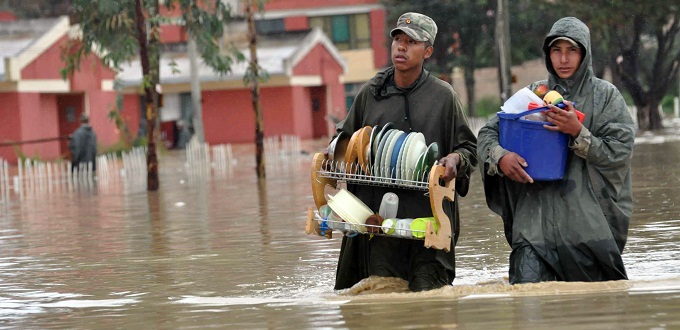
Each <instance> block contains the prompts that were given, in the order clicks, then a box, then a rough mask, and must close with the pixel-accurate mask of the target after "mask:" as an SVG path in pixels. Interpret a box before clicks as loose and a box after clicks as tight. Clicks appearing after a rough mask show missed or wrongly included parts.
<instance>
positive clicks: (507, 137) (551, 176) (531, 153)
mask: <svg viewBox="0 0 680 330" xmlns="http://www.w3.org/2000/svg"><path fill="white" fill-rule="evenodd" d="M546 110H549V108H548V107H541V108H536V109H533V110H529V111H525V112H521V113H506V112H503V111H500V112H498V113H497V115H498V119H499V126H500V143H501V147H503V148H505V149H507V150H510V151H513V152H516V153H517V154H518V155H520V156H522V157H523V158H524V159H525V160H526V161H527V164H528V165H529V166H527V167H526V168H525V169H524V170H525V171H526V172H527V174H529V175H530V176H531V177H532V178H533V179H534V180H535V181H552V180H560V179H562V178H564V171H565V169H566V166H567V157H568V156H569V146H568V144H569V136H568V135H566V134H564V133H562V132H553V131H550V130H547V129H545V128H544V127H543V125H550V123H548V122H544V121H531V120H524V119H521V117H524V116H526V115H530V114H532V113H537V112H540V111H546Z"/></svg>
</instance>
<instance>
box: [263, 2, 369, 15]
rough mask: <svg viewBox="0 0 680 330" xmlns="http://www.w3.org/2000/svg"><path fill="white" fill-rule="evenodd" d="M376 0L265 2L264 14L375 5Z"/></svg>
mask: <svg viewBox="0 0 680 330" xmlns="http://www.w3.org/2000/svg"><path fill="white" fill-rule="evenodd" d="M376 3H379V1H378V0H315V1H309V0H270V1H268V2H265V4H264V9H265V12H267V11H268V10H285V9H305V8H319V7H331V6H333V7H336V6H337V7H340V6H353V5H363V4H376Z"/></svg>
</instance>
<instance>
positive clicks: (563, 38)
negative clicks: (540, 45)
mask: <svg viewBox="0 0 680 330" xmlns="http://www.w3.org/2000/svg"><path fill="white" fill-rule="evenodd" d="M558 40H565V41H569V43H570V44H571V45H572V46H574V47H576V48H581V46H579V45H578V43H577V42H576V41H574V39H572V38H569V37H557V38H555V39H553V40H552V41H550V43H549V44H548V47H550V46H552V45H553V44H554V43H555V42H557V41H558Z"/></svg>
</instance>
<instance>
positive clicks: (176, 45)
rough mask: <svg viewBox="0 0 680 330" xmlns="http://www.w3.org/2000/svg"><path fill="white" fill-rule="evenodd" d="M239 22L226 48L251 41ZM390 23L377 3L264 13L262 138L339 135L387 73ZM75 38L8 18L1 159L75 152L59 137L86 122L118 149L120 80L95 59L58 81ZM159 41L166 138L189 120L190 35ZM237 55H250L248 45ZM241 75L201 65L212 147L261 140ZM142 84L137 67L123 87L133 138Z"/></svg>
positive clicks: (291, 1) (1, 51)
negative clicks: (356, 105)
mask: <svg viewBox="0 0 680 330" xmlns="http://www.w3.org/2000/svg"><path fill="white" fill-rule="evenodd" d="M230 1H231V0H230ZM233 2H234V3H238V1H233ZM167 14H168V15H171V16H172V13H167ZM234 15H235V16H236V17H237V19H236V20H235V22H234V23H233V24H231V25H230V26H229V31H231V32H230V34H229V37H230V38H232V39H230V40H225V41H238V39H239V38H241V37H243V35H244V33H245V30H246V29H245V22H244V21H243V19H242V18H238V17H240V15H242V12H239V11H235V12H234ZM385 17H386V14H385V10H384V8H383V7H382V5H380V4H379V1H378V0H319V1H300V0H270V1H269V2H267V3H266V6H265V11H264V14H258V15H257V16H256V18H257V21H256V28H257V31H258V61H259V63H260V65H261V66H262V67H263V68H264V70H265V71H267V73H268V74H269V76H270V78H269V80H268V81H267V82H264V83H262V84H261V85H260V86H261V105H262V110H263V120H264V125H265V127H264V129H265V135H266V136H276V135H296V136H299V137H301V138H320V137H324V136H328V135H330V134H332V133H333V129H334V126H333V123H334V121H337V120H339V119H341V118H343V117H344V116H345V114H346V111H347V109H348V107H349V105H350V104H351V101H352V100H353V97H354V95H356V93H357V91H358V89H359V88H360V87H361V85H362V84H363V83H364V82H365V81H367V80H368V79H370V78H371V77H372V76H373V75H374V74H375V73H376V71H377V70H379V69H381V68H383V67H385V66H386V65H387V64H388V54H387V47H386V38H385V33H386V30H385ZM74 35H77V31H75V30H74V28H73V27H72V26H71V25H70V22H69V20H68V18H66V17H62V18H56V19H41V20H20V21H17V20H15V18H14V16H13V15H5V16H0V57H2V61H1V62H0V119H1V120H0V157H2V158H4V159H7V160H10V161H11V162H16V160H17V158H18V156H20V155H25V156H28V157H39V158H40V159H44V160H52V159H57V158H60V157H64V156H65V155H66V154H67V152H68V148H67V144H66V140H65V139H63V137H65V136H67V135H68V134H71V133H72V132H73V131H74V130H75V129H76V128H77V127H78V125H79V123H78V120H77V119H78V117H79V115H80V114H81V113H87V114H89V115H90V118H91V119H90V120H91V124H92V126H93V128H94V130H95V132H96V133H97V136H98V142H99V144H100V146H104V147H105V146H109V145H112V144H114V143H116V142H117V141H118V140H119V139H120V132H118V131H117V129H116V128H115V125H114V123H113V122H112V121H111V120H110V119H108V113H109V111H110V110H111V109H112V107H113V106H114V102H115V92H114V90H113V80H114V78H116V77H115V75H114V72H112V71H111V70H109V69H107V68H105V67H103V66H102V64H101V62H100V61H99V60H98V59H97V58H96V57H94V56H92V57H90V58H87V59H85V60H84V61H83V63H81V70H80V71H79V72H77V73H76V74H75V75H74V76H73V77H69V79H67V80H63V79H62V78H61V75H60V70H61V69H62V68H63V67H64V63H63V62H62V60H61V49H62V47H63V46H64V45H65V44H66V42H67V41H68V40H69V38H70V36H74ZM162 39H163V42H164V43H165V44H166V46H168V49H169V50H167V51H166V52H165V53H164V54H163V56H162V59H161V88H162V91H163V97H164V105H163V107H162V109H161V110H160V119H161V121H162V122H161V129H162V130H163V135H162V136H164V137H165V139H166V140H169V139H171V137H168V134H171V133H172V130H171V129H170V127H172V126H173V124H174V123H176V122H178V121H180V120H182V121H185V122H186V121H189V120H190V118H191V117H192V109H191V97H190V91H191V84H190V83H191V81H190V71H189V59H188V57H187V54H186V45H185V43H186V40H187V39H186V33H185V30H184V28H183V27H181V26H173V25H167V26H164V27H163V31H162ZM240 47H242V48H241V52H242V53H243V54H245V55H246V56H248V54H249V51H248V49H247V48H246V47H245V45H243V44H242V43H241V44H240ZM171 63H172V64H173V65H172V66H171ZM245 67H246V63H239V64H236V65H235V66H234V67H233V70H232V72H231V73H230V74H228V75H225V76H219V75H217V74H216V73H215V72H213V71H212V70H211V69H210V68H208V67H206V66H204V65H200V69H199V77H200V82H201V90H202V95H201V100H202V108H203V122H204V128H205V137H206V142H208V143H211V144H216V143H241V142H243V143H249V142H253V141H254V137H255V136H254V134H255V133H254V128H255V115H254V111H253V109H252V104H251V96H250V90H249V87H248V86H245V85H244V83H243V75H244V72H245ZM141 76H142V75H141V65H140V64H139V61H137V60H135V61H132V62H130V63H129V64H128V65H126V66H125V67H124V68H123V71H122V72H121V73H120V75H119V76H118V77H117V78H119V79H120V81H121V82H122V83H123V85H124V89H123V92H124V95H125V97H124V101H123V109H122V112H121V115H122V116H123V118H124V119H125V120H126V122H127V125H128V128H129V129H130V130H131V131H132V133H133V134H137V133H138V127H139V126H140V122H143V117H142V116H143V112H141V111H140V108H141V95H140V89H139V85H140V83H141ZM60 137H61V138H62V139H60ZM17 141H22V142H28V143H23V144H19V145H17V147H16V150H15V147H12V146H9V145H8V144H10V143H12V142H17ZM169 146H170V144H169ZM17 151H18V152H17Z"/></svg>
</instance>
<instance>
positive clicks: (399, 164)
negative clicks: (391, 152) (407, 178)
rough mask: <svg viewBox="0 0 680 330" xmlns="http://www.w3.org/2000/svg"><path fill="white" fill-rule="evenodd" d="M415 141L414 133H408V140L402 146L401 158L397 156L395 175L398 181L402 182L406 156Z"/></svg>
mask: <svg viewBox="0 0 680 330" xmlns="http://www.w3.org/2000/svg"><path fill="white" fill-rule="evenodd" d="M412 140H413V132H411V133H407V135H406V140H404V144H402V145H401V150H399V156H397V164H396V166H395V172H396V173H395V175H394V178H395V179H397V180H400V179H401V177H402V173H403V169H402V165H403V163H404V155H405V154H406V152H407V151H408V145H409V143H411V141H412Z"/></svg>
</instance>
